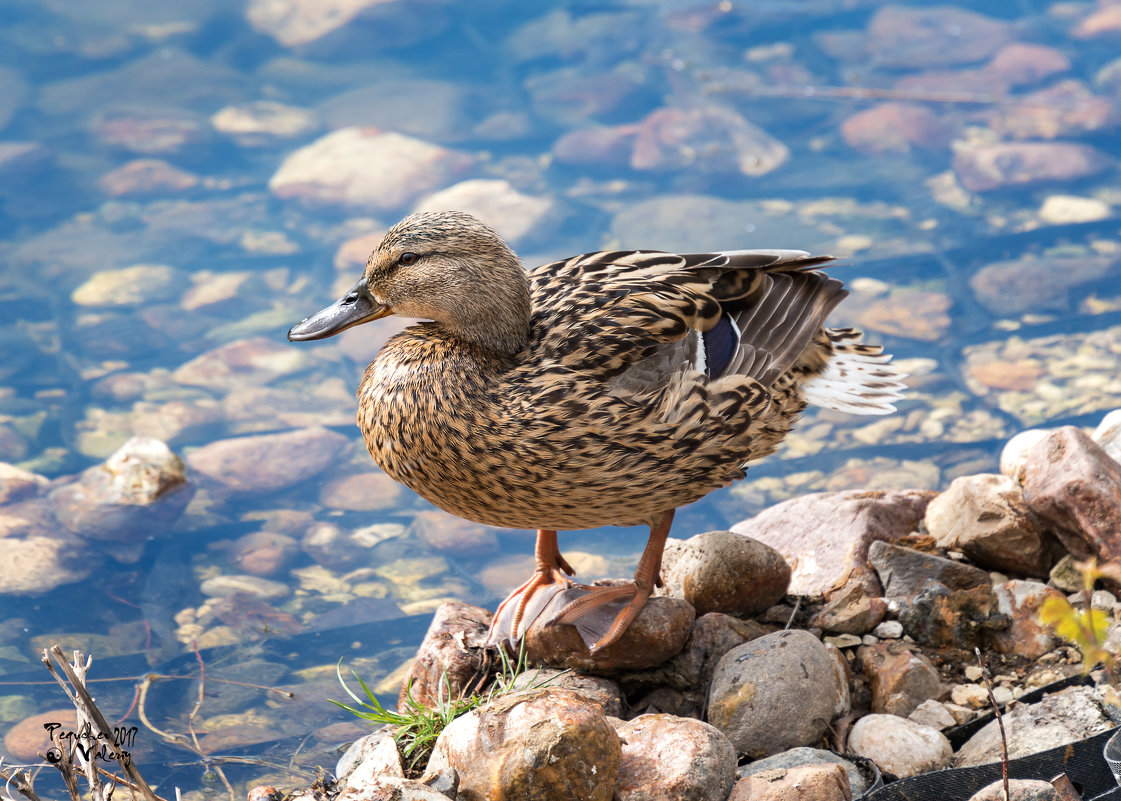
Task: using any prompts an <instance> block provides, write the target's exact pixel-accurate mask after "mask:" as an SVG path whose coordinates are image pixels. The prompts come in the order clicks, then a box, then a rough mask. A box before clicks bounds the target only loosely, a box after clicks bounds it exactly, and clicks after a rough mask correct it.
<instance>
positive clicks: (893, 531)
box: [732, 490, 937, 597]
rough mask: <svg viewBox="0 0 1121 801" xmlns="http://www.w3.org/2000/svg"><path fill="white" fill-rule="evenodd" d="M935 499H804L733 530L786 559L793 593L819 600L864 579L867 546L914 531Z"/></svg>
mask: <svg viewBox="0 0 1121 801" xmlns="http://www.w3.org/2000/svg"><path fill="white" fill-rule="evenodd" d="M936 494H937V493H935V492H931V491H928V490H892V491H864V490H846V491H844V492H824V493H818V494H814V495H803V496H800V497H798V498H792V499H791V500H789V501H785V502H783V503H780V504H777V505H775V506H772V507H771V508H769V509H765V510H764V511H762V512H760V513H759V514H757V515H756V516H755V517H753V518H750V519H748V520H744V521H742V522H740V523H736V524H735V525H734V526H732V531H734V532H735V533H737V534H744V535H746V536H748V537H751V538H752V539H756V540H758V541H759V542H762V543H764V544H765V545H769V546H771V547H772V548H774V549H775V550H776V551H778V552H779V553H780V554H782V556H783V558H784V559H786V561H787V562H789V563H790V565H791V566H792V568H793V569H792V572H791V576H790V587H789V588H788V590H787V591H788V592H789V593H790V594H792V595H809V596H814V597H821V596H824V595H826V594H827V593H829V592H831V591H833V590H837V589H839V588H841V587H842V586H844V585H845V584H847V583H848V582H849V581H850V580H853V579H854V578H857V577H858V576H859V577H861V578H864V577H866V576H867V575H868V574H869V573H870V572H871V569H870V568H869V566H868V546H869V545H871V544H872V543H873V542H875V541H877V540H887V541H890V540H895V539H898V538H900V537H904V536H906V535H908V534H911V533H912V532H914V531H915V530H916V529H917V528H918V525H919V523H920V522H922V519H923V514H924V513H925V512H926V506H927V504H928V503H930V501H931V499H933V498H934V497H935V495H936ZM854 574H855V575H854Z"/></svg>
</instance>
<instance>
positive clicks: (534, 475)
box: [288, 211, 905, 654]
mask: <svg viewBox="0 0 1121 801" xmlns="http://www.w3.org/2000/svg"><path fill="white" fill-rule="evenodd" d="M831 261H832V257H830V256H814V255H811V254H810V253H808V252H806V251H802V250H722V251H712V252H708V253H684V254H679V253H668V252H663V251H657V250H605V251H598V252H592V253H585V254H582V255H578V256H573V257H571V258H566V259H561V260H559V261H553V262H551V263H548V264H544V265H541V266H539V267H535V268H532V269H528V270H527V269H525V268H524V267H523V266H522V263H521V261H520V260H519V258H518V256H517V255H516V254H515V252H514V251H513V249H512V248H511V247H510V246H509V245H508V244H507V243H506V242H505V241H503V239H502V237H501V236H499V234H498V233H496V231H495V230H494V229H493V228H491V227H490V226H489V225H487V224H485V223H484V222H482V221H481V220H479V219H477V218H476V217H474V216H472V215H470V214H467V213H465V212H460V211H436V212H431V211H430V212H422V213H415V214H411V215H409V216H407V217H405V218H404V219H403V220H401V221H400V222H398V223H397V224H395V225H393V226H392V227H391V228H390V229H389V230H388V231H387V232H386V233H385V235H384V237H383V238H382V240H381V242H380V243H379V244H378V245H377V247H376V248H375V249H374V251H373V252H372V253H371V255H370V257H369V259H368V260H367V263H366V268H365V271H364V273H363V275H362V277H361V278H359V280H358V281H357V283H355V284H354V286H353V287H352V288H351V289H350V290H349V291H348V292H347V293H346V294H345V295H344V296H343V297H342V298H340V299H339V300H337V301H336V302H335V303H333V304H331V305H330V306H328V307H326V308H325V309H323V310H322V311H319V312H318V313H316V314H313V315H311V316H310V317H307V318H305V319H303V320H302V321H301V322H299V323H298V324H296V325H295V326H293V327H292V329H291V330H290V331H289V332H288V339H289V340H291V341H293V342H304V341H309V340H319V339H324V338H326V337H331V336H334V335H336V334H338V333H340V332H342V331H345V330H347V329H349V328H352V327H354V326H357V325H362V324H363V323H368V322H371V321H374V320H378V319H381V318H384V317H386V316H388V315H399V316H402V317H407V318H417V319H419V320H421V322H418V323H416V324H414V325H410V326H409V327H407V328H405V329H404V330H403V331H401V332H400V333H398V334H396V335H395V336H393V337H392V338H390V339H389V340H388V341H387V342H386V343H385V344H384V346H383V347H382V348H381V349H380V351H379V352H378V353H377V354H376V356H375V357H374V359H373V361H371V362H370V364H369V366H368V367H367V368H366V370H365V374H364V376H363V378H362V381H361V384H360V387H359V389H358V393H357V397H358V427H359V429H360V430H361V433H362V436H363V438H364V440H365V444H366V447H367V449H368V451H369V453H370V455H371V456H372V457H373V459H374V461H375V462H376V463H377V464H378V466H379V467H380V468H381V469H382V470H383V471H384V472H385V473H387V474H388V475H389V476H391V477H393V478H394V479H396V480H397V481H399V482H401V483H402V484H404V485H405V486H407V487H409V488H410V489H412V490H413V491H414V492H416V493H417V494H418V495H419V496H421V497H422V498H424V499H425V500H427V501H429V502H430V503H432V504H434V505H435V506H437V507H439V508H441V509H443V510H445V511H447V512H450V513H451V514H453V515H457V516H459V517H461V518H465V519H467V520H471V521H474V522H477V523H482V524H485V525H489V526H499V527H505V528H514V529H530V530H536V532H537V537H536V544H535V548H534V562H535V568H534V571H533V574H532V575H531V576H530V577H529V578H528V580H526V581H525V583H523V584H522V585H521V586H519V587H518V588H516V589H515V590H514V591H513V592H512V593H511V594H510V595H509V596H508V597H507V598H506V599H505V600H504V601H502V603H501V604H499V606H498V608H497V609H496V611H495V614H494V616H493V622H492V624H491V631H490V636H489V638H488V639H489V642H490V643H491V644H497V643H501V642H509V643H516V642H517V641H518V640H519V638H520V637H522V636H523V635H524V633H525V631H526V630H527V629H528V627H529V626H530V625H532V624H534V623H535V622H536V621H538V620H539V619H540V620H541V623H542V625H554V624H572V625H574V626H576V628H577V630H578V631H579V632H580V635H581V637H582V638H583V640H584V643H585V644H586V646H587V648H588V651H589V652H590V653H591V654H596V653H598V652H601V651H602V650H603V649H604V648H607V647H609V646H611V645H612V644H614V643H616V642H618V641H619V639H620V638H621V637H622V636H623V634H624V633H625V632H626V631H627V629H628V627H629V626H630V625H631V623H633V622H634V620H635V619H636V618H637V617H638V615H639V613H640V612H641V611H642V609H643V606H644V605H645V604H646V602H647V600H648V599H649V598H650V596H651V594H652V593H653V591H654V589H655V587H656V586H659V585H660V583H661V576H660V571H661V561H662V552H663V549H664V547H665V544H666V540H667V538H668V536H669V533H670V527H671V525H672V523H673V518H674V512H675V510H676V509H678V508H679V507H681V506H683V505H685V504H689V503H692V502H694V501H697V500H699V499H701V498H703V497H704V496H706V495H708V494H709V493H711V492H713V491H714V490H717V489H720V488H723V487H727V486H728V485H730V484H732V483H733V482H734V481H736V480H738V479H741V478H743V477H744V475H745V470H746V469H747V466H748V463H749V462H752V461H754V460H757V459H759V458H761V457H764V456H767V455H769V454H771V453H773V452H774V451H775V450H776V449H777V448H778V446H779V443H780V442H781V441H782V439H783V437H784V436H786V434H787V433H788V432H789V431H790V430H791V428H792V427H793V425H794V424H795V422H796V421H797V420H798V418H799V416H800V415H801V414H802V412H803V411H804V410H805V408H806V406H807V404H815V405H818V406H823V407H825V408H828V409H835V410H840V411H845V412H850V413H854V414H861V415H880V414H887V413H890V412H892V411H894V410H895V406H894V405H893V402H894V401H896V400H898V399H900V398H901V397H902V392H903V389H904V384H903V382H902V379H903V378H904V377H905V376H904V375H903V374H902V373H900V372H898V371H897V370H896V369H895V367H894V365H892V364H890V360H891V356H890V355H888V354H885V353H884V352H883V349H882V347H880V346H877V345H871V344H866V343H865V342H864V341H863V335H862V333H861V332H860V331H858V330H856V329H853V328H826V327H825V325H824V323H825V320H826V317H827V316H828V315H829V314H830V313H831V312H832V311H833V310H834V309H835V308H836V306H837V305H838V304H839V303H840V302H841V301H842V300H843V299H844V298H845V297H846V295H847V294H848V292H847V290H846V289H845V288H844V284H843V282H841V281H840V280H838V279H837V278H834V277H831V276H829V275H827V274H826V273H825V272H824V271H823V268H824V267H825V265H826V264H827V263H829V262H831ZM606 526H647V527H649V531H650V534H649V539H648V541H647V544H646V546H645V548H644V550H643V552H642V555H641V557H640V559H639V562H638V566H637V569H636V570H635V572H634V576H633V580H632V581H630V582H626V583H623V584H616V585H613V586H588V585H584V584H579V583H577V582H575V581H574V580H573V579H572V578H571V576H573V575H574V571H573V569H572V566H571V565H570V564H569V563H568V561H567V560H566V559H565V558H564V556H563V555H562V554H561V551H560V549H559V544H558V532H559V531H572V530H581V529H590V528H600V527H606Z"/></svg>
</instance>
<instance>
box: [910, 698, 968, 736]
mask: <svg viewBox="0 0 1121 801" xmlns="http://www.w3.org/2000/svg"><path fill="white" fill-rule="evenodd" d="M907 719H908V720H911V721H914V722H915V723H919V724H921V725H923V726H930V727H931V728H932V729H938V730H939V731H944V730H945V729H948V728H950V727H951V726H954V725H956V724H957V721H956V720H954V716H953V715H951V714H950V712H949V710H948V709H946V707H945V706H943V705H942V704H941V702H939V701H935V700H934V699H933V698H928V699H926V700H925V701H923V702H922V703H921V704H919V705H918V706H917V707H915V711H914V712H912V713H911V714H910V715H908V716H907Z"/></svg>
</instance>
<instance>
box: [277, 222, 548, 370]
mask: <svg viewBox="0 0 1121 801" xmlns="http://www.w3.org/2000/svg"><path fill="white" fill-rule="evenodd" d="M530 312H531V308H530V298H529V282H528V281H527V279H526V275H525V272H524V271H523V270H522V266H521V263H520V262H519V261H518V257H517V256H516V255H515V254H514V251H512V250H511V249H510V247H509V246H508V245H507V244H506V243H505V242H503V241H502V237H500V236H499V235H498V234H497V233H495V231H494V230H493V229H492V228H490V226H488V225H486V224H484V223H483V222H481V221H479V220H478V219H476V218H475V217H472V216H471V215H470V214H465V213H463V212H461V211H438V212H422V213H420V214H412V215H409V216H408V217H406V218H405V219H403V220H401V222H399V223H397V224H396V225H394V226H393V227H392V228H390V229H389V230H388V231H387V232H386V234H385V236H384V237H383V238H382V240H381V243H380V244H379V245H378V246H377V249H376V250H374V252H373V253H371V254H370V258H369V260H368V261H367V262H366V272H365V274H364V275H363V276H362V278H361V279H359V281H358V283H356V284H355V285H354V286H353V287H351V289H350V291H349V292H347V293H346V294H345V295H344V296H343V297H342V298H340V299H339V300H337V301H335V302H334V303H333V304H331V305H330V306H328V307H327V308H326V309H323V310H322V311H320V312H318V313H317V314H313V315H312V316H311V317H307V318H305V319H304V320H302V321H301V322H300V323H298V324H297V325H295V326H293V327H292V330H290V331H289V332H288V339H290V340H292V341H294V342H302V341H304V340H309V339H323V338H325V337H329V336H334V335H335V334H338V333H340V332H342V331H345V330H346V329H348V328H352V327H353V326H356V325H361V324H362V323H368V322H370V321H371V320H378V319H380V318H382V317H386V316H388V315H390V314H400V315H402V316H404V317H419V318H423V319H427V320H434V321H435V322H437V323H439V324H440V325H441V326H442V327H443V328H444V329H446V330H447V331H448V332H449V333H451V334H452V335H453V336H455V337H457V338H459V339H463V340H465V341H468V342H472V343H475V344H477V345H480V346H482V347H484V348H487V349H488V350H492V351H495V352H498V353H507V354H512V353H516V352H517V351H519V350H521V349H522V347H524V345H525V342H526V337H527V335H528V333H529V318H530Z"/></svg>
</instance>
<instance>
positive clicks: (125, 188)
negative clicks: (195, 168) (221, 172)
mask: <svg viewBox="0 0 1121 801" xmlns="http://www.w3.org/2000/svg"><path fill="white" fill-rule="evenodd" d="M198 182H199V177H198V176H197V175H195V174H194V173H193V172H187V171H186V170H180V169H179V168H178V167H173V166H172V165H170V164H168V163H167V162H166V161H164V160H162V159H135V160H134V161H130V162H128V163H127V164H123V165H121V166H120V167H118V168H117V169H115V170H110V171H109V172H107V173H105V174H104V175H102V176H101V177H100V178H98V179H97V185H98V186H99V187H100V188H101V191H102V192H104V193H105V194H107V195H109V196H110V197H122V196H124V195H129V196H133V195H159V194H166V193H171V192H184V191H186V190H188V189H192V188H194V187H195V186H197V185H198Z"/></svg>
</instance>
